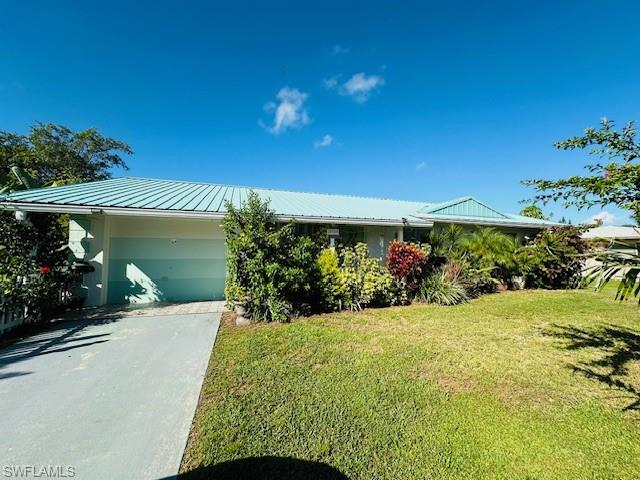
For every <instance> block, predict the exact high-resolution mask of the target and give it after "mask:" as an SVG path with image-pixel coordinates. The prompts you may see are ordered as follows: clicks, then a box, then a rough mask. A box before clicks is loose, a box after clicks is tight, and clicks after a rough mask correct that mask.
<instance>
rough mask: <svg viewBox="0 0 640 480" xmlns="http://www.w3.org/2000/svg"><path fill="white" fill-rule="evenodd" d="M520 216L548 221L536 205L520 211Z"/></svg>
mask: <svg viewBox="0 0 640 480" xmlns="http://www.w3.org/2000/svg"><path fill="white" fill-rule="evenodd" d="M520 215H522V216H523V217H529V218H537V219H538V220H548V218H547V217H546V216H545V215H544V213H543V212H542V210H541V209H540V207H538V206H537V205H536V204H531V205H528V206H526V207H524V208H523V209H522V210H520Z"/></svg>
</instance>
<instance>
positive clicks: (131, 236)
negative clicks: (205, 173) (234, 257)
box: [107, 219, 226, 304]
mask: <svg viewBox="0 0 640 480" xmlns="http://www.w3.org/2000/svg"><path fill="white" fill-rule="evenodd" d="M113 222H114V223H113V224H112V225H111V228H110V230H111V234H110V238H111V240H110V245H109V273H108V276H109V284H108V290H107V298H108V303H111V304H117V303H148V302H155V301H167V302H172V301H199V300H221V299H223V298H224V282H225V249H226V246H225V241H224V238H223V235H222V232H221V230H220V227H219V226H218V225H215V224H214V223H213V222H211V221H198V220H167V219H162V220H157V219H134V220H133V221H132V220H131V219H115V220H114V221H113ZM221 237H222V238H221Z"/></svg>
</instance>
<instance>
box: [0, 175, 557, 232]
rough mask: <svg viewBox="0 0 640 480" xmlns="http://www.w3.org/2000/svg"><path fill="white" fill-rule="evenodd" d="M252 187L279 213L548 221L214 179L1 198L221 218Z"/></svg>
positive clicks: (117, 183)
mask: <svg viewBox="0 0 640 480" xmlns="http://www.w3.org/2000/svg"><path fill="white" fill-rule="evenodd" d="M250 191H254V192H256V193H257V194H258V195H259V196H260V197H261V198H263V199H268V200H270V202H271V208H273V210H274V211H275V212H276V214H277V215H279V216H280V217H288V218H299V219H303V220H308V221H323V220H325V221H327V222H331V223H339V222H340V221H341V220H343V221H345V223H349V222H359V223H372V224H374V223H388V224H399V225H401V224H403V223H408V224H412V225H430V224H432V223H433V222H434V221H450V222H451V221H453V222H455V221H462V222H467V223H468V222H474V223H497V224H514V225H523V224H526V225H532V226H537V225H540V226H544V225H550V224H549V223H547V222H543V221H539V220H535V219H532V218H527V217H519V216H517V215H509V214H503V213H500V212H498V211H497V210H495V209H492V208H491V207H488V206H486V205H485V204H483V203H481V202H479V201H477V200H475V199H472V198H471V197H465V198H463V199H458V200H454V201H451V202H445V203H439V204H430V203H427V202H411V201H404V200H390V199H384V198H371V197H359V196H350V195H333V194H324V193H304V192H294V191H288V190H272V189H266V188H249V187H239V186H232V185H222V184H213V183H199V182H185V181H176V180H154V179H147V178H130V177H121V178H114V179H110V180H103V181H98V182H89V183H81V184H75V185H65V186H59V187H47V188H38V189H32V190H22V191H18V192H13V193H11V194H8V195H6V196H5V198H4V199H2V202H1V203H2V204H3V205H4V206H5V207H8V208H13V209H24V210H27V211H50V212H69V213H90V211H93V209H98V210H101V211H103V212H104V213H112V214H124V215H128V214H130V215H135V214H136V213H138V214H159V215H160V214H165V215H172V216H194V215H197V216H219V215H222V214H224V213H225V211H226V208H225V204H226V202H227V201H229V202H231V203H232V204H233V205H235V206H239V205H241V204H242V203H243V202H244V200H245V199H246V198H247V195H248V194H249V192H250Z"/></svg>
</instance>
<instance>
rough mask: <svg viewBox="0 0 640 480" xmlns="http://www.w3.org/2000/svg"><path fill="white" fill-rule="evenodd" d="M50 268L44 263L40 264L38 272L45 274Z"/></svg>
mask: <svg viewBox="0 0 640 480" xmlns="http://www.w3.org/2000/svg"><path fill="white" fill-rule="evenodd" d="M50 272H51V269H50V268H49V267H47V266H46V265H41V266H40V273H41V274H42V275H46V274H47V273H50Z"/></svg>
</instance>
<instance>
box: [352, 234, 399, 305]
mask: <svg viewBox="0 0 640 480" xmlns="http://www.w3.org/2000/svg"><path fill="white" fill-rule="evenodd" d="M341 263H342V265H341V267H342V272H343V274H344V279H345V282H346V285H347V288H348V291H349V302H350V304H349V307H350V308H351V309H352V310H362V309H363V308H364V307H367V306H386V305H393V304H395V303H397V302H400V301H402V299H400V298H399V297H400V296H401V295H400V294H401V290H400V288H399V287H398V285H397V284H396V282H395V280H394V278H393V277H392V276H391V274H390V273H389V272H388V271H387V270H386V269H385V268H384V267H383V266H382V265H381V264H380V262H378V260H376V259H375V258H372V257H370V256H369V251H368V249H367V245H366V244H365V243H357V244H356V245H355V246H354V247H346V248H345V249H344V250H343V251H342V262H341Z"/></svg>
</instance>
